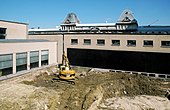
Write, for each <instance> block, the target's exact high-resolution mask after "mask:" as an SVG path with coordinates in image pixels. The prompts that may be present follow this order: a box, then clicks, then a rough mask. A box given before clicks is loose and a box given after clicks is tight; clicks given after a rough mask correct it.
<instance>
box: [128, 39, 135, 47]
mask: <svg viewBox="0 0 170 110" xmlns="http://www.w3.org/2000/svg"><path fill="white" fill-rule="evenodd" d="M129 41H135V44H129V43H130V42H129ZM127 46H128V47H136V40H127Z"/></svg>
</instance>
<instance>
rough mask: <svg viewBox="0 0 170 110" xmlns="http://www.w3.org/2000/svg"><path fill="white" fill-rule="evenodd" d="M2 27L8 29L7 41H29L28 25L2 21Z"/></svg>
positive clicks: (0, 21)
mask: <svg viewBox="0 0 170 110" xmlns="http://www.w3.org/2000/svg"><path fill="white" fill-rule="evenodd" d="M0 27H2V28H7V29H6V34H7V36H6V39H27V36H28V35H27V33H28V25H27V24H24V23H17V22H11V21H3V20H0Z"/></svg>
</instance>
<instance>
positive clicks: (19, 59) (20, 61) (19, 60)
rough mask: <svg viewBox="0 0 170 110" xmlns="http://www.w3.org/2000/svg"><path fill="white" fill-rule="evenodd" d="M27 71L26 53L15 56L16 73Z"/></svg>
mask: <svg viewBox="0 0 170 110" xmlns="http://www.w3.org/2000/svg"><path fill="white" fill-rule="evenodd" d="M22 70H27V53H26V52H24V53H17V54H16V71H17V72H18V71H22Z"/></svg>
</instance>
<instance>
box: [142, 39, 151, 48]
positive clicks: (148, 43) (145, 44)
mask: <svg viewBox="0 0 170 110" xmlns="http://www.w3.org/2000/svg"><path fill="white" fill-rule="evenodd" d="M143 46H145V47H152V46H153V41H152V40H144V41H143Z"/></svg>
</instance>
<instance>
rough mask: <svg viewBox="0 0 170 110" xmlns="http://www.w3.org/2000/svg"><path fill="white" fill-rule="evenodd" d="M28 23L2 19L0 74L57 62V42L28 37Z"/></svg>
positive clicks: (15, 72)
mask: <svg viewBox="0 0 170 110" xmlns="http://www.w3.org/2000/svg"><path fill="white" fill-rule="evenodd" d="M27 25H28V24H26V23H19V22H13V21H4V20H0V76H4V75H9V74H17V73H18V72H20V71H23V70H25V71H27V70H30V69H32V68H39V67H42V66H44V65H52V64H57V58H58V56H57V49H58V48H57V45H58V44H57V42H55V41H48V40H41V39H39V40H36V39H27V37H28V33H27V32H28V29H27Z"/></svg>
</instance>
